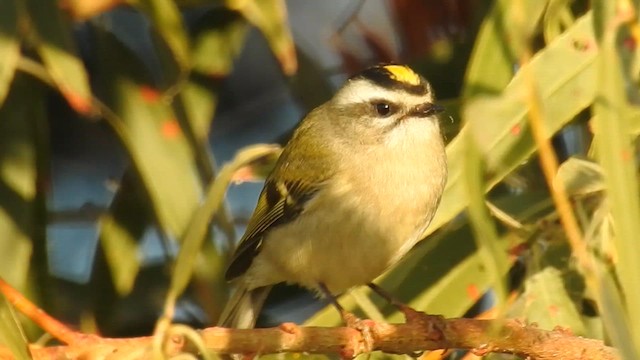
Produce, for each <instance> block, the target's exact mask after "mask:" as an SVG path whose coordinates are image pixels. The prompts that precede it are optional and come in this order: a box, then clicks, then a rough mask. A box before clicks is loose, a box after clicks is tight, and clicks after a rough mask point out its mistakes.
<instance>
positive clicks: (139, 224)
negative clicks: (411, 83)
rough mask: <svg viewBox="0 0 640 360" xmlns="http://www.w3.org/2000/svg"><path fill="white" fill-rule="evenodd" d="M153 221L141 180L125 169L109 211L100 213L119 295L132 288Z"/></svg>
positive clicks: (104, 243)
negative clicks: (141, 252)
mask: <svg viewBox="0 0 640 360" xmlns="http://www.w3.org/2000/svg"><path fill="white" fill-rule="evenodd" d="M151 224H153V215H152V209H151V208H150V207H149V203H148V200H147V197H146V194H145V191H144V187H143V184H142V182H141V181H140V179H139V178H138V177H137V176H136V175H135V174H133V172H132V171H131V170H129V171H127V172H125V174H124V176H123V178H122V181H121V183H120V187H119V188H118V192H117V193H116V195H115V198H114V199H113V201H112V203H111V206H110V209H109V212H107V213H106V214H103V215H102V216H100V220H99V227H100V244H101V245H102V249H103V250H104V256H105V259H106V262H107V264H108V265H109V269H110V272H111V275H112V276H111V278H112V279H113V285H114V287H115V289H116V291H117V292H118V293H119V294H120V295H127V294H129V293H130V292H131V290H132V289H133V285H134V283H135V280H136V277H137V275H138V271H139V270H140V253H139V242H140V239H142V236H143V235H144V233H145V230H147V228H148V227H149V226H150V225H151Z"/></svg>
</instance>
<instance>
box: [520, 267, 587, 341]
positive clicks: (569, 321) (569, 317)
mask: <svg viewBox="0 0 640 360" xmlns="http://www.w3.org/2000/svg"><path fill="white" fill-rule="evenodd" d="M514 308H515V309H514V310H512V311H514V312H516V314H518V315H517V316H525V317H526V319H527V322H529V323H536V324H537V325H538V326H539V327H540V328H541V329H545V330H553V329H554V328H555V327H556V326H560V327H563V328H569V329H570V330H571V331H572V332H573V333H574V334H576V335H584V334H585V327H584V324H583V322H582V319H581V317H580V313H579V312H578V309H577V308H576V305H575V303H574V302H573V301H572V300H571V297H570V296H569V294H568V293H567V290H566V288H565V285H564V282H563V278H562V273H561V272H560V270H558V269H556V268H553V267H546V268H545V269H543V270H542V271H540V272H538V273H536V274H534V275H532V276H530V277H529V278H527V280H526V281H525V284H524V294H523V295H522V296H521V297H520V298H519V299H518V302H517V303H516V304H515V305H514Z"/></svg>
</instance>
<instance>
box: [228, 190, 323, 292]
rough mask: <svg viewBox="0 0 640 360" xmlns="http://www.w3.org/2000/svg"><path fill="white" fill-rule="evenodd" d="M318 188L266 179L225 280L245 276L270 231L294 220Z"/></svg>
mask: <svg viewBox="0 0 640 360" xmlns="http://www.w3.org/2000/svg"><path fill="white" fill-rule="evenodd" d="M318 190H319V187H317V186H313V185H310V184H307V183H304V182H293V181H276V180H273V179H270V180H267V182H266V183H265V186H264V188H263V189H262V193H260V198H259V199H258V205H257V206H256V209H255V211H254V212H253V216H251V220H249V224H248V225H247V230H246V231H245V233H244V235H243V236H242V239H241V240H240V244H239V245H238V248H237V249H236V251H235V253H234V255H233V259H232V260H231V263H230V264H229V267H228V268H227V272H226V273H225V278H226V279H227V280H232V279H234V278H236V277H238V276H240V275H242V274H244V273H245V272H246V271H247V269H248V268H249V266H251V263H252V262H253V258H254V257H255V256H256V255H257V254H258V253H259V252H260V246H261V245H262V239H263V238H264V236H265V235H266V233H267V232H268V231H270V230H271V229H273V228H275V227H277V226H280V225H283V224H286V223H288V222H291V221H293V220H295V219H296V218H297V217H298V215H300V213H301V212H302V210H303V209H304V205H305V204H306V203H307V201H309V200H311V199H312V198H313V196H314V195H315V194H316V193H317V191H318Z"/></svg>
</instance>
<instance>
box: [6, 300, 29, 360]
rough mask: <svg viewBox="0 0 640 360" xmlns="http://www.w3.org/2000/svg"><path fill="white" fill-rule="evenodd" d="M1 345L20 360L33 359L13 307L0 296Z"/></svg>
mask: <svg viewBox="0 0 640 360" xmlns="http://www.w3.org/2000/svg"><path fill="white" fill-rule="evenodd" d="M0 344H2V345H3V346H6V347H8V348H9V349H10V350H11V353H12V355H13V356H15V358H16V359H18V360H26V359H31V354H30V352H29V347H28V342H27V338H26V336H25V334H24V332H23V330H22V327H21V326H20V322H19V321H18V318H17V316H16V313H15V311H14V310H13V307H12V306H11V304H10V303H9V301H7V299H6V298H5V297H4V295H2V294H0Z"/></svg>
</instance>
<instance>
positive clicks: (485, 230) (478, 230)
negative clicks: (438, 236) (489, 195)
mask: <svg viewBox="0 0 640 360" xmlns="http://www.w3.org/2000/svg"><path fill="white" fill-rule="evenodd" d="M467 140H468V143H467V151H466V156H465V157H464V159H465V164H464V166H465V179H466V186H467V190H468V193H467V194H468V197H469V207H468V209H467V213H468V215H469V220H470V222H471V227H472V229H473V233H474V238H475V239H476V242H477V244H478V249H479V251H478V252H479V254H480V257H481V258H482V260H483V264H484V266H485V268H486V269H487V272H488V273H489V277H490V279H491V280H490V281H491V283H492V285H493V288H494V289H495V292H496V299H497V303H498V305H500V304H501V303H502V301H504V300H505V299H506V297H507V290H506V284H505V283H504V281H503V275H504V274H506V272H507V271H508V263H507V257H506V252H504V251H502V249H501V248H500V245H499V243H498V232H497V230H496V227H495V224H494V222H493V219H492V218H491V215H490V214H489V210H488V209H487V205H486V204H485V196H484V189H485V188H486V184H485V182H484V177H483V175H484V163H483V160H482V154H481V153H480V151H479V150H478V147H477V146H476V144H475V142H474V141H473V140H474V139H473V138H471V137H467Z"/></svg>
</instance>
